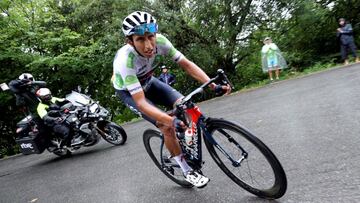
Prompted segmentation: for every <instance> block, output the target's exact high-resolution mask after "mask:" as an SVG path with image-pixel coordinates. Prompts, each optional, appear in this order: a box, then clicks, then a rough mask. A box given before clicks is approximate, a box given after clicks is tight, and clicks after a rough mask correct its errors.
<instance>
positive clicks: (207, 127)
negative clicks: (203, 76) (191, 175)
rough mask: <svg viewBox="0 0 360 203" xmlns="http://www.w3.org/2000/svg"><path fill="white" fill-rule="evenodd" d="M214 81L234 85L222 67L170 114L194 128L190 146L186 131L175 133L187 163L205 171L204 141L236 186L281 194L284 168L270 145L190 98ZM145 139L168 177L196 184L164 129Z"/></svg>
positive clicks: (274, 196)
mask: <svg viewBox="0 0 360 203" xmlns="http://www.w3.org/2000/svg"><path fill="white" fill-rule="evenodd" d="M213 82H216V83H222V84H229V85H230V86H231V87H233V86H232V84H231V82H230V81H229V80H228V78H227V77H226V75H225V73H224V71H223V70H221V69H219V70H218V72H217V75H216V77H214V78H212V79H210V80H209V81H208V82H207V83H205V84H203V85H201V86H200V87H198V88H197V89H196V90H194V91H193V92H191V93H190V94H188V95H187V96H185V97H184V98H183V99H182V100H181V101H180V102H178V103H177V104H176V105H175V108H174V109H173V110H172V111H171V113H170V114H171V115H174V116H176V117H177V118H179V119H180V120H182V121H183V122H184V123H185V124H186V125H187V126H188V127H189V128H188V129H191V130H192V131H193V136H192V143H191V145H189V144H188V142H186V141H185V138H184V133H179V132H176V135H177V137H178V140H179V143H180V146H181V149H182V152H183V154H184V157H185V159H186V161H187V163H188V164H189V165H190V166H191V167H192V168H193V169H194V170H196V171H197V172H199V173H202V171H201V168H202V167H203V165H204V162H203V160H202V140H203V141H204V143H205V146H206V148H207V149H208V151H209V153H210V155H211V157H212V158H213V160H214V161H215V162H216V164H217V165H218V166H219V167H220V168H221V170H222V171H223V172H224V173H225V174H226V175H227V176H228V177H229V178H230V179H231V180H232V181H234V182H235V183H236V184H237V185H239V186H240V187H242V188H243V189H245V190H247V191H248V192H250V193H252V194H254V195H256V196H258V197H261V198H266V199H277V198H280V197H282V196H283V195H284V194H285V192H286V188H287V179H286V175H285V171H284V169H283V167H282V166H281V164H280V162H279V160H278V159H277V158H276V156H275V155H274V153H273V152H272V151H271V150H270V149H269V147H267V146H266V145H265V144H264V143H263V142H262V141H261V140H260V139H259V138H257V137H256V136H255V135H253V134H252V133H251V132H249V130H247V129H246V128H245V127H242V126H241V125H238V124H235V123H233V122H230V121H227V120H225V119H217V118H210V117H206V116H205V115H203V114H202V113H201V111H200V109H199V108H198V107H197V106H196V105H195V104H194V103H193V102H192V101H191V99H192V97H193V96H194V95H196V94H198V93H201V92H203V90H204V88H205V87H207V86H208V85H209V84H211V83H213ZM143 141H144V145H145V148H146V151H147V153H148V154H149V155H150V157H151V159H152V160H153V161H154V163H155V164H156V166H157V167H158V168H159V169H160V170H161V171H162V172H163V173H164V174H165V175H166V176H167V177H168V178H170V179H171V180H172V181H174V182H175V183H177V184H179V185H181V186H182V187H185V188H191V187H193V185H192V184H190V183H189V182H187V181H186V180H185V179H184V176H183V173H182V171H181V168H180V166H179V165H178V164H177V163H176V161H175V160H174V159H173V158H172V156H171V155H170V153H169V152H168V150H167V149H166V147H165V145H164V136H163V135H162V133H161V132H159V131H158V130H153V129H147V130H146V131H145V132H144V134H143Z"/></svg>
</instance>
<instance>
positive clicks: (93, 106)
mask: <svg viewBox="0 0 360 203" xmlns="http://www.w3.org/2000/svg"><path fill="white" fill-rule="evenodd" d="M98 108H99V105H98V104H97V103H94V104H92V105H91V106H90V112H91V113H95V112H96V110H97V109H98Z"/></svg>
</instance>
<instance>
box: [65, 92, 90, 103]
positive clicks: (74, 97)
mask: <svg viewBox="0 0 360 203" xmlns="http://www.w3.org/2000/svg"><path fill="white" fill-rule="evenodd" d="M66 100H68V101H70V102H71V103H72V104H73V105H75V106H84V105H88V104H90V102H91V99H90V98H89V97H88V96H86V95H84V94H80V93H78V92H75V91H72V92H71V93H70V94H68V95H66Z"/></svg>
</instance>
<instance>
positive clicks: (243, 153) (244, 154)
mask: <svg viewBox="0 0 360 203" xmlns="http://www.w3.org/2000/svg"><path fill="white" fill-rule="evenodd" d="M203 129H206V128H203ZM217 130H218V131H219V132H220V133H221V134H223V135H224V136H225V137H226V138H227V139H228V141H229V142H231V143H233V144H234V145H235V146H236V147H237V148H239V149H240V150H241V157H240V158H239V159H238V160H235V159H234V158H233V157H231V156H230V155H229V153H227V152H226V151H225V150H224V149H223V148H222V147H221V146H220V145H219V144H218V143H217V142H216V140H215V139H214V138H213V137H212V136H211V134H210V133H209V132H208V131H207V129H206V130H204V132H205V136H206V139H207V140H209V141H210V143H211V144H213V145H214V146H215V147H216V148H217V149H218V150H219V151H220V152H221V153H222V154H223V155H224V156H225V157H226V158H228V159H229V160H230V161H231V163H232V165H233V166H234V167H239V166H241V163H242V162H243V161H244V160H245V159H247V157H248V153H247V152H246V151H245V150H244V148H242V147H241V146H240V144H239V143H238V142H236V140H235V139H234V138H233V137H232V136H231V135H229V134H228V133H227V132H225V131H224V130H223V129H217Z"/></svg>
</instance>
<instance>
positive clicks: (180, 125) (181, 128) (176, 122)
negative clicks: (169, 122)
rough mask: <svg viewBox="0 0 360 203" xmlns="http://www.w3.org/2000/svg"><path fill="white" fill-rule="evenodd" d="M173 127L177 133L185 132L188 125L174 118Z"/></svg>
mask: <svg viewBox="0 0 360 203" xmlns="http://www.w3.org/2000/svg"><path fill="white" fill-rule="evenodd" d="M173 126H174V128H175V129H176V131H177V132H184V131H185V129H186V125H185V124H184V122H182V121H181V120H180V119H178V118H176V117H174V120H173Z"/></svg>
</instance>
